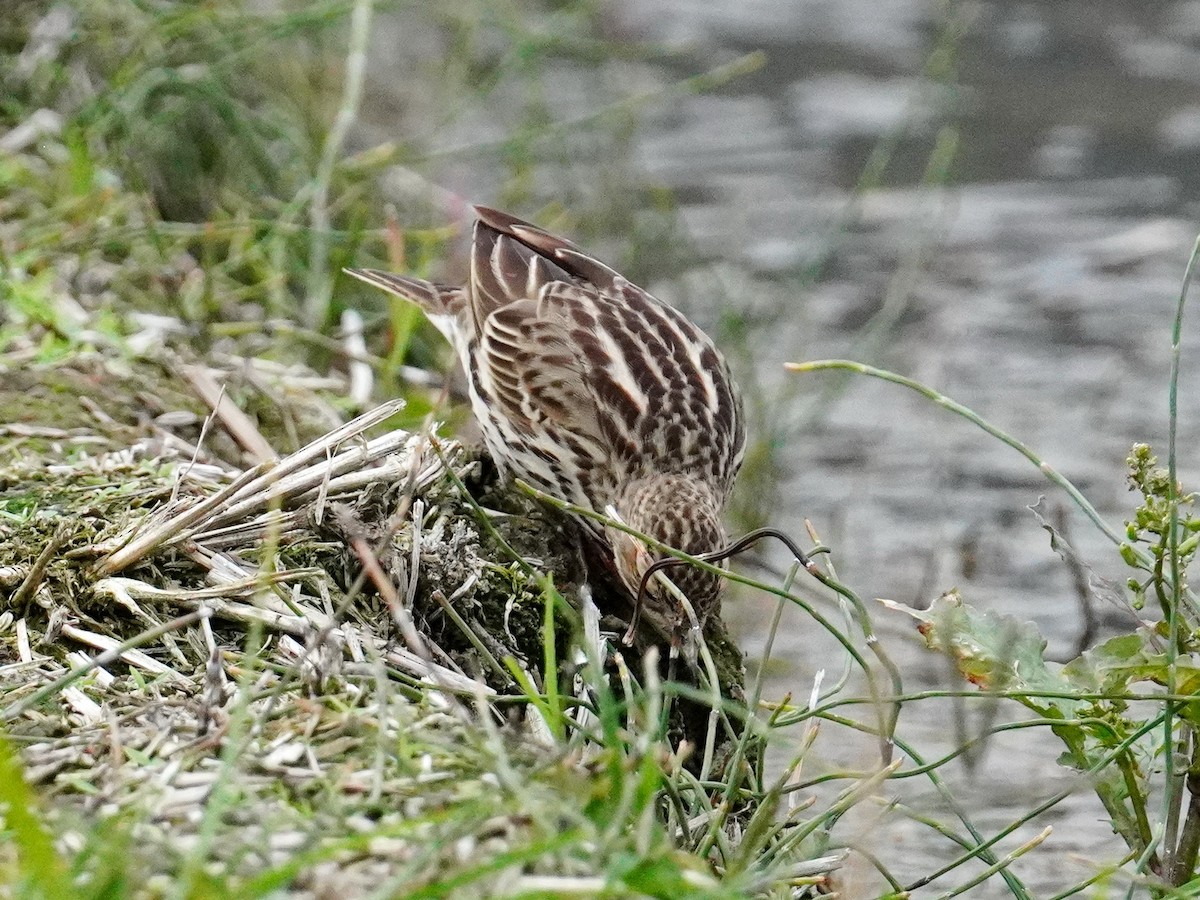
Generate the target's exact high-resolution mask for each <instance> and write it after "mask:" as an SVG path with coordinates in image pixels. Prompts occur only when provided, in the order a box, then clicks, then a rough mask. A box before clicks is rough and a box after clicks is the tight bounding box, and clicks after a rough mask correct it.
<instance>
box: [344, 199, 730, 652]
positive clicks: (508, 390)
mask: <svg viewBox="0 0 1200 900" xmlns="http://www.w3.org/2000/svg"><path fill="white" fill-rule="evenodd" d="M475 211H476V214H477V216H478V221H477V222H476V223H475V229H474V233H473V236H472V246H471V269H470V276H469V278H468V281H467V283H466V284H465V285H464V286H462V287H448V286H445V285H440V284H433V283H430V282H428V281H424V280H422V279H419V278H410V277H406V276H403V275H393V274H391V273H388V272H379V271H375V270H372V269H349V270H347V271H348V272H349V273H350V274H351V275H354V276H356V277H357V278H360V279H362V280H363V281H365V282H367V283H368V284H373V285H375V286H376V287H380V288H382V289H383V290H385V291H388V292H389V293H392V294H396V295H398V296H400V297H403V298H406V299H408V300H412V301H413V302H415V303H416V304H417V305H418V306H420V307H421V309H422V310H424V312H425V314H426V315H427V316H428V317H429V318H430V320H431V321H432V322H433V323H434V325H436V326H437V327H438V329H439V330H440V331H441V332H442V333H443V334H444V335H445V336H446V337H447V339H448V340H449V341H450V342H451V343H452V344H453V345H454V347H455V349H456V350H457V351H458V355H459V359H460V360H461V361H462V366H463V369H464V370H465V371H466V372H467V375H468V381H469V392H470V397H471V406H472V408H473V409H474V412H475V416H476V417H477V418H478V420H479V425H480V428H481V429H482V431H483V436H484V440H485V442H486V444H487V448H488V451H489V452H490V453H491V456H492V458H493V459H494V460H495V462H496V464H497V466H498V467H499V468H500V471H501V474H502V475H504V476H508V477H517V478H521V479H524V480H525V481H527V482H529V483H530V484H532V485H533V486H535V487H537V488H539V489H541V490H543V491H546V492H547V493H549V494H552V495H554V496H556V497H559V498H561V499H564V500H568V501H570V502H572V503H574V504H576V505H578V506H581V507H584V508H586V509H590V510H593V511H595V512H598V513H605V512H606V511H608V510H609V509H610V507H611V508H612V509H614V510H615V511H616V513H617V514H618V516H619V517H620V519H621V520H622V521H624V522H625V524H627V525H628V526H630V527H631V528H633V529H636V530H637V531H640V532H642V533H643V534H648V535H650V536H651V537H653V538H655V539H657V540H659V541H661V542H662V543H664V544H667V545H668V546H671V547H674V548H675V549H677V550H682V551H684V552H685V553H689V554H692V555H698V554H701V553H705V552H708V551H712V550H716V549H718V548H719V547H721V546H722V544H723V543H724V541H725V532H724V529H723V528H722V525H721V513H722V510H723V509H724V507H725V503H726V501H727V499H728V497H729V491H730V488H731V487H732V485H733V479H734V476H735V475H736V474H737V470H738V467H739V465H741V461H742V455H743V451H744V448H745V442H746V441H745V430H744V426H743V422H742V408H741V401H740V399H739V397H738V393H737V390H736V388H735V386H734V383H733V378H732V376H731V374H730V371H729V366H728V365H727V364H726V362H725V360H724V358H723V357H722V356H721V354H720V352H719V351H718V350H717V348H716V347H715V346H714V345H713V342H712V341H711V340H710V339H709V338H708V336H707V335H706V334H704V332H702V331H701V330H700V329H699V328H697V327H696V326H695V325H693V324H692V323H691V322H689V321H688V320H687V319H686V318H684V316H683V315H681V314H680V313H679V312H678V311H676V310H674V309H672V308H671V307H670V306H667V305H666V304H665V303H663V302H661V301H660V300H657V299H656V298H655V297H653V296H651V295H650V294H649V293H647V292H646V291H644V290H642V289H641V288H640V287H638V286H637V285H635V284H633V283H631V282H630V281H629V280H628V279H626V278H625V277H623V276H622V275H620V274H618V273H617V272H615V271H613V270H612V269H610V268H609V267H608V266H606V265H604V263H602V262H600V261H598V260H596V259H594V258H592V257H591V256H589V255H587V254H586V253H584V252H583V251H582V250H580V249H579V248H578V247H576V246H575V245H574V244H572V243H571V242H570V241H567V240H564V239H563V238H560V237H555V236H554V235H552V234H550V233H548V232H546V231H543V230H542V229H541V228H538V227H537V226H536V225H531V224H530V223H528V222H523V221H522V220H520V219H518V218H515V217H514V216H510V215H508V214H506V213H502V212H499V211H497V210H494V209H488V208H487V207H483V206H477V207H475ZM581 522H582V523H583V524H584V525H585V526H586V528H587V530H588V532H589V533H590V534H592V535H593V536H594V537H595V538H596V539H597V540H599V541H600V542H601V546H602V548H603V550H604V551H605V552H606V554H608V555H609V556H610V557H611V559H612V562H613V564H614V565H615V568H616V571H617V573H618V574H619V576H620V578H621V581H622V582H623V583H624V585H625V587H626V588H627V589H628V590H629V591H630V593H631V595H632V596H633V597H634V598H636V597H637V593H638V589H639V586H640V584H641V581H642V575H643V574H644V573H645V571H646V569H647V568H648V567H649V566H650V565H651V564H652V563H653V562H654V561H655V560H656V559H658V558H659V554H657V553H655V552H652V551H651V550H650V549H649V548H647V547H646V545H645V544H643V543H642V542H641V541H639V540H636V539H634V538H632V537H630V536H629V535H627V534H625V533H624V532H621V531H618V530H617V529H615V528H612V527H606V526H602V525H600V524H599V523H597V522H596V521H594V520H591V519H581ZM669 575H670V577H671V579H672V581H674V582H675V584H676V585H677V586H678V587H679V588H680V590H682V591H683V593H684V594H685V595H686V596H687V598H688V600H689V601H690V602H691V603H692V605H693V608H694V609H695V611H696V613H697V616H698V617H699V618H700V619H701V620H703V619H704V618H705V617H706V616H707V615H708V614H709V613H710V612H711V611H712V610H713V609H714V608H715V607H716V606H717V603H718V600H719V596H720V589H721V579H720V578H719V577H718V576H716V575H714V574H712V573H709V572H704V571H702V570H700V569H698V568H695V567H692V566H686V567H680V568H672V569H671V570H669ZM642 612H643V613H644V614H645V616H646V619H647V620H648V621H649V622H650V623H651V624H652V625H653V626H654V627H655V629H656V630H658V631H659V632H660V633H661V634H662V636H663V637H666V638H668V639H676V638H678V637H679V636H680V635H681V633H682V632H681V629H682V627H683V626H684V625H686V622H687V619H686V617H685V615H684V611H683V609H682V607H681V606H680V604H679V603H678V601H677V600H675V599H674V598H673V597H671V596H670V595H669V594H668V593H667V592H666V591H665V589H664V588H663V587H662V586H661V585H658V584H657V583H656V584H654V585H652V586H651V589H650V591H649V593H648V594H647V596H646V597H645V598H644V606H643V609H642Z"/></svg>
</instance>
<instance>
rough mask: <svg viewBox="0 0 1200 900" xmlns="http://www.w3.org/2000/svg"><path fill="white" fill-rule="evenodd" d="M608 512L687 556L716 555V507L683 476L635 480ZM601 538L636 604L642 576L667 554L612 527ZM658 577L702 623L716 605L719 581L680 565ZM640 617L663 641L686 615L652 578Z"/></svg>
mask: <svg viewBox="0 0 1200 900" xmlns="http://www.w3.org/2000/svg"><path fill="white" fill-rule="evenodd" d="M614 507H615V511H616V513H617V514H618V516H619V517H620V519H621V521H623V522H624V523H625V524H626V525H628V526H629V527H630V528H632V529H634V530H636V531H639V532H641V533H642V534H645V535H648V536H650V537H652V538H654V539H655V540H657V541H661V542H662V543H664V544H666V545H667V546H669V547H674V548H675V549H676V550H682V551H683V552H684V553H687V554H690V555H692V556H699V555H700V554H702V553H709V552H711V551H713V550H717V549H720V548H721V546H722V545H723V544H724V543H725V530H724V528H722V526H721V518H720V516H721V506H720V501H719V499H718V497H717V495H716V493H715V492H714V491H713V490H712V489H711V488H710V487H709V486H708V485H707V484H705V483H704V482H703V481H699V480H697V479H695V478H690V477H688V476H685V475H651V476H648V477H645V478H640V479H638V480H636V481H633V482H631V483H630V484H629V485H627V486H626V487H625V489H624V490H623V491H622V492H621V495H620V496H619V498H618V500H617V502H616V503H615V504H614ZM605 532H606V537H607V538H608V541H609V544H610V546H611V547H612V550H613V560H614V562H615V563H616V567H617V572H618V574H619V575H620V576H621V581H622V582H623V583H624V585H625V587H626V588H627V589H628V591H629V593H630V595H631V597H633V598H634V599H635V600H636V599H637V594H638V588H639V586H640V585H641V583H642V576H643V575H644V574H645V573H646V570H647V569H648V568H649V567H650V566H651V565H653V564H654V563H655V562H657V561H658V560H659V559H662V558H664V557H669V556H670V554H660V553H657V552H655V551H654V550H652V549H651V548H649V547H647V546H646V544H644V543H643V542H642V541H640V540H638V539H637V538H635V537H633V536H632V535H630V534H626V533H625V532H623V531H620V530H619V529H616V528H613V527H612V526H608V527H607V528H606V529H605ZM664 574H665V575H666V576H667V577H668V578H670V579H671V581H673V582H674V583H675V586H676V587H678V588H679V589H680V590H681V591H682V592H683V594H684V596H686V597H687V598H688V600H689V601H690V602H691V604H692V607H693V609H695V611H696V616H697V618H698V619H699V620H700V621H701V623H703V621H704V620H705V618H706V617H707V616H708V614H709V613H710V612H712V611H713V610H714V609H715V608H716V607H717V605H718V603H719V600H720V594H721V587H722V581H723V580H722V579H721V578H720V576H718V575H716V574H714V573H712V572H706V571H704V570H703V569H700V568H699V567H697V566H692V565H688V564H686V563H685V564H681V565H679V566H671V567H670V568H668V569H666V570H665V571H664ZM641 612H642V615H644V616H645V617H646V619H647V621H649V622H650V623H651V624H652V625H653V626H654V628H655V629H656V630H657V631H658V632H660V633H661V634H662V635H663V636H664V637H666V638H668V639H671V638H673V637H674V636H675V634H676V633H677V632H678V630H679V627H680V626H681V625H685V624H686V623H687V615H686V613H685V612H684V610H683V609H682V608H681V606H680V604H679V603H678V601H677V600H676V599H675V598H674V597H673V596H671V594H670V593H669V592H668V591H667V589H666V588H665V587H664V586H663V585H662V584H661V583H659V580H658V579H657V578H653V579H652V580H651V582H650V584H649V585H648V586H647V590H646V593H645V595H644V596H643V608H642V611H641Z"/></svg>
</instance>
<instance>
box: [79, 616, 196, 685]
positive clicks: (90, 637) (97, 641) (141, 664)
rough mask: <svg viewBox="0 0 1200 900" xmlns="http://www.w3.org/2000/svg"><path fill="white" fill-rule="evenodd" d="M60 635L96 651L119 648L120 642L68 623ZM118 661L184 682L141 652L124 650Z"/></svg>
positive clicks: (178, 675) (175, 673)
mask: <svg viewBox="0 0 1200 900" xmlns="http://www.w3.org/2000/svg"><path fill="white" fill-rule="evenodd" d="M62 633H63V634H64V635H65V636H66V637H69V638H70V639H71V640H73V641H79V643H81V644H87V645H88V646H89V647H95V648H96V649H97V650H106V651H115V650H116V649H117V648H118V647H119V646H121V642H120V641H118V640H116V639H115V638H110V637H109V636H108V635H105V634H96V633H95V632H94V631H86V630H84V629H82V628H80V627H79V626H78V625H72V624H71V623H70V622H67V623H65V624H64V625H63V627H62ZM120 659H121V662H123V663H125V664H127V665H130V666H133V667H134V668H137V669H142V670H143V671H145V672H149V673H150V674H151V675H166V676H168V677H170V678H172V679H175V680H181V681H182V680H185V679H184V678H183V676H182V675H180V674H179V673H178V672H176V671H175V670H174V669H172V668H171V667H170V666H165V665H163V664H162V663H160V662H159V661H158V660H157V659H153V658H152V657H149V656H147V655H146V654H145V653H143V652H142V651H141V650H125V651H124V652H122V653H121V655H120Z"/></svg>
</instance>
